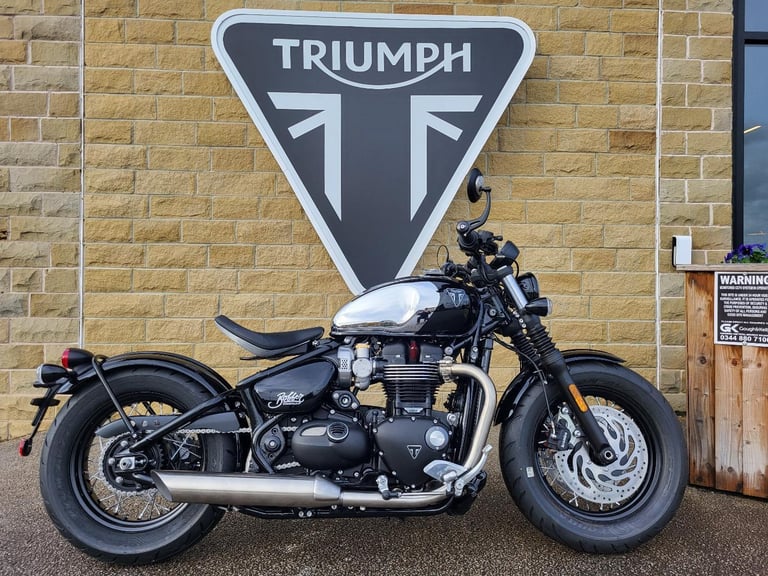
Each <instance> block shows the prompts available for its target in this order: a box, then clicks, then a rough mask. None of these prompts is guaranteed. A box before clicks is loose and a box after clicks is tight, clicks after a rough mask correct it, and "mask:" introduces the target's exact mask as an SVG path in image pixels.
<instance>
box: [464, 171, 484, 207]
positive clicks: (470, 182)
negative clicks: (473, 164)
mask: <svg viewBox="0 0 768 576" xmlns="http://www.w3.org/2000/svg"><path fill="white" fill-rule="evenodd" d="M483 183H484V180H483V173H482V172H480V170H479V169H477V168H472V170H471V171H470V172H469V178H468V179H467V198H469V201H470V202H472V203H473V204H474V203H475V202H477V201H478V200H480V197H481V196H482V195H483V193H482V188H483Z"/></svg>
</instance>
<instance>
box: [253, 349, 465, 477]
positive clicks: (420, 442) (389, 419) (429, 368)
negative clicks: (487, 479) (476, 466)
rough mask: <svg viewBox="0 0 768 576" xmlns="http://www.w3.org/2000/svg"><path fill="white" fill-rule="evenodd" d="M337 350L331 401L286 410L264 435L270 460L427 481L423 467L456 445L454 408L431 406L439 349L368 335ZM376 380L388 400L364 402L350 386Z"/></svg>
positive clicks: (331, 472) (277, 464) (342, 473)
mask: <svg viewBox="0 0 768 576" xmlns="http://www.w3.org/2000/svg"><path fill="white" fill-rule="evenodd" d="M337 354H338V355H337V358H335V360H336V361H337V365H338V378H337V384H336V389H333V390H332V391H331V392H330V394H329V395H328V396H329V400H330V402H326V403H325V404H324V405H323V407H322V408H320V409H318V410H315V411H313V412H312V413H311V414H307V415H304V416H301V417H297V416H292V415H290V414H286V415H285V416H283V417H282V419H281V421H280V424H279V425H276V426H274V427H273V429H272V430H271V431H269V432H268V433H267V434H264V435H262V438H261V441H260V443H261V446H262V449H263V450H264V451H265V452H267V454H271V455H272V456H271V460H272V465H273V467H274V468H275V469H276V470H279V471H282V470H286V471H289V472H290V473H294V474H295V473H301V472H302V470H303V471H305V472H306V473H312V472H316V471H320V472H322V473H324V474H326V475H328V476H330V477H332V478H333V479H334V480H335V481H339V482H342V483H348V484H356V485H358V484H363V483H365V482H366V481H367V482H375V480H376V478H378V477H379V476H381V475H382V474H383V475H385V476H386V477H387V478H388V480H389V482H390V484H391V485H393V486H394V485H399V486H400V487H402V488H406V489H407V488H411V489H414V488H417V487H421V486H422V485H423V484H424V483H426V482H427V481H429V480H430V477H429V476H428V475H427V474H425V473H424V467H425V466H426V465H427V464H429V463H430V462H432V461H433V460H450V461H452V460H453V459H454V458H453V456H454V453H455V451H456V450H455V445H456V444H457V443H456V442H453V439H454V436H455V431H456V425H457V423H458V421H459V415H458V414H456V413H445V412H439V411H436V410H433V406H434V404H435V401H436V395H437V390H438V388H439V387H440V386H441V384H442V379H441V377H440V373H439V368H438V364H437V363H438V361H439V360H440V359H441V358H442V357H443V350H442V348H441V347H440V346H437V345H434V344H425V343H417V342H416V341H414V340H411V341H408V340H394V341H391V342H388V343H380V342H377V341H373V342H371V343H365V344H358V345H357V346H356V347H355V348H352V347H342V348H339V349H338V351H337ZM377 383H381V385H382V388H383V391H384V395H385V398H386V406H385V407H375V406H361V405H360V404H359V402H358V399H357V396H356V395H355V394H353V393H352V392H350V391H349V388H351V387H352V385H354V386H355V387H357V388H358V389H367V388H368V387H369V386H370V385H371V384H377ZM345 388H346V389H345ZM328 396H326V397H327V398H328ZM283 448H287V449H285V450H284V449H283ZM270 450H271V451H270Z"/></svg>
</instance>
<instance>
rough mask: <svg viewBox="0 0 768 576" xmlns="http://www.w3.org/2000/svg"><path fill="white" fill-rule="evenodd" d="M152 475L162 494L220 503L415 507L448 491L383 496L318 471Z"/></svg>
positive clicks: (156, 472)
mask: <svg viewBox="0 0 768 576" xmlns="http://www.w3.org/2000/svg"><path fill="white" fill-rule="evenodd" d="M151 475H152V479H153V480H154V481H155V485H156V486H157V490H158V492H160V495H161V496H162V497H163V498H165V499H166V500H170V501H171V502H193V503H201V504H218V505H222V506H264V507H278V508H283V507H285V508H327V507H330V506H344V507H347V506H351V507H354V508H360V507H365V508H416V507H421V506H430V505H433V504H438V503H440V502H442V501H443V500H445V499H446V498H447V497H448V492H447V490H446V488H445V487H441V488H438V489H437V490H433V491H430V492H420V493H405V494H402V495H401V496H400V497H399V498H390V499H388V500H387V499H385V498H384V496H382V495H381V494H380V493H379V492H373V491H365V492H362V491H361V492H357V491H354V490H342V489H341V488H339V486H337V485H336V484H334V483H333V482H331V481H330V480H328V479H326V478H323V477H321V476H275V475H273V474H251V473H235V474H232V473H204V472H203V473H201V472H180V471H178V470H154V471H152V472H151Z"/></svg>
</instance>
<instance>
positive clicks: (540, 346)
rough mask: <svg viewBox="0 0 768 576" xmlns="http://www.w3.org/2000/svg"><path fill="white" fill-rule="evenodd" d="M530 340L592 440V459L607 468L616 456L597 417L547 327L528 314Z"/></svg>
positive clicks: (585, 432) (526, 319)
mask: <svg viewBox="0 0 768 576" xmlns="http://www.w3.org/2000/svg"><path fill="white" fill-rule="evenodd" d="M524 322H525V324H526V328H527V333H528V339H529V340H530V342H531V344H532V345H533V347H534V348H535V349H536V352H537V353H538V356H539V362H540V363H541V366H542V367H543V368H544V369H545V370H546V371H547V372H548V373H549V374H550V375H551V376H552V378H553V379H554V381H555V383H556V384H557V385H558V386H559V387H560V389H561V390H562V391H563V394H564V395H565V398H566V399H567V401H568V405H569V406H570V407H571V410H572V411H573V413H574V415H575V418H576V421H577V422H578V423H579V425H580V426H581V430H582V431H583V432H584V435H585V436H586V437H587V440H589V445H590V448H591V452H592V456H593V458H594V459H595V460H596V461H597V463H599V464H601V465H603V466H605V465H607V464H610V463H611V462H613V461H615V460H616V453H615V452H614V450H613V448H612V447H611V445H610V444H609V443H608V440H607V438H606V437H605V434H604V433H603V430H602V428H600V425H599V424H598V423H597V420H596V419H595V415H594V414H592V411H591V410H590V409H589V406H588V405H587V403H586V401H585V400H584V397H583V396H582V395H581V392H579V389H578V387H577V386H576V383H575V382H574V381H573V377H572V376H571V373H570V371H569V370H568V365H567V364H566V362H565V358H564V357H563V354H562V353H561V352H560V350H558V349H557V348H556V347H555V344H554V342H552V338H551V337H550V336H549V334H547V330H546V328H544V326H543V325H542V324H541V319H540V318H539V317H538V316H535V315H533V314H526V315H525V318H524Z"/></svg>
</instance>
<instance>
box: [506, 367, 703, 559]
mask: <svg viewBox="0 0 768 576" xmlns="http://www.w3.org/2000/svg"><path fill="white" fill-rule="evenodd" d="M569 370H570V373H571V376H572V377H573V379H574V382H575V383H576V385H577V386H578V388H579V390H580V392H581V394H582V395H583V397H584V398H585V401H586V402H587V404H588V405H589V409H590V411H591V412H592V414H593V415H594V416H595V419H596V420H597V424H598V426H599V427H600V429H601V430H602V431H603V434H604V435H605V437H606V440H607V441H608V443H609V444H610V446H611V448H612V450H613V452H614V453H615V454H616V456H617V458H616V460H614V461H613V462H611V463H610V464H607V465H602V464H601V463H600V462H598V461H595V460H593V459H592V454H591V451H590V446H589V444H588V441H587V439H586V436H585V434H584V433H583V431H582V430H581V429H580V427H579V424H578V418H577V417H576V416H575V415H574V414H573V413H572V412H571V410H570V408H569V406H568V404H567V403H566V401H565V397H564V396H563V394H562V392H561V391H560V390H559V389H557V388H556V387H555V386H552V385H550V384H546V385H540V384H536V385H532V386H530V387H528V388H527V389H526V390H525V392H524V393H523V394H522V396H521V397H520V400H519V402H518V403H517V405H516V407H515V409H514V411H513V412H512V415H511V417H510V418H509V419H508V420H506V421H505V422H504V423H503V425H502V431H501V443H502V446H501V450H500V451H499V453H500V457H501V468H502V474H503V476H504V481H505V483H506V485H507V489H508V490H509V492H510V495H511V496H512V497H513V498H514V500H515V502H516V503H517V505H518V507H519V508H520V510H521V511H522V512H523V513H524V514H525V515H526V517H527V518H528V519H529V520H530V521H531V522H532V523H533V524H534V525H535V526H536V527H537V528H539V529H540V530H541V531H542V532H544V533H545V534H546V535H548V536H550V537H551V538H553V539H555V540H557V541H559V542H562V543H563V544H565V545H567V546H570V547H572V548H574V549H576V550H579V551H587V552H599V553H617V552H627V551H629V550H632V549H633V548H635V547H637V546H639V545H640V544H642V543H643V542H645V541H647V540H648V539H650V538H652V537H653V536H654V535H656V534H657V533H658V532H659V531H660V530H661V529H662V528H663V527H664V526H665V525H666V523H667V522H668V521H669V520H670V519H671V518H672V516H673V515H674V513H675V511H676V510H677V508H678V506H679V505H680V501H681V500H682V497H683V491H684V489H685V485H686V482H687V479H688V466H687V463H688V456H687V454H686V448H685V441H684V439H683V434H682V428H681V426H680V424H679V422H678V421H677V418H676V416H675V414H674V412H673V411H672V409H671V408H670V407H669V404H667V402H666V400H665V399H664V397H663V396H662V395H661V394H660V393H659V391H658V390H656V389H655V388H654V387H653V386H652V385H651V384H650V383H648V382H647V381H646V380H644V379H643V378H642V377H640V376H639V375H638V374H636V373H635V372H632V371H631V370H628V369H626V368H624V367H623V366H620V365H616V364H610V363H605V362H600V361H598V360H594V361H592V360H584V361H580V362H578V363H577V364H575V365H570V366H569Z"/></svg>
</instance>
